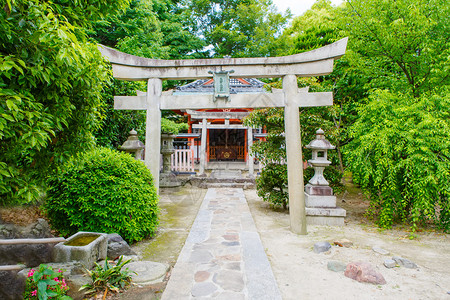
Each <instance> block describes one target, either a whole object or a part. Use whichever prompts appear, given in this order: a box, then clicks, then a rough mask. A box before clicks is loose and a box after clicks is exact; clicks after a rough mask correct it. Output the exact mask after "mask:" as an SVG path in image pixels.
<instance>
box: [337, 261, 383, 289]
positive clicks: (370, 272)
mask: <svg viewBox="0 0 450 300" xmlns="http://www.w3.org/2000/svg"><path fill="white" fill-rule="evenodd" d="M344 275H345V276H347V277H348V278H351V279H354V280H356V281H359V282H367V283H372V284H386V280H385V279H384V277H383V275H381V273H379V272H378V271H375V269H374V268H373V267H372V265H371V264H369V263H367V262H362V261H358V262H352V263H349V264H348V265H347V268H346V269H345V273H344Z"/></svg>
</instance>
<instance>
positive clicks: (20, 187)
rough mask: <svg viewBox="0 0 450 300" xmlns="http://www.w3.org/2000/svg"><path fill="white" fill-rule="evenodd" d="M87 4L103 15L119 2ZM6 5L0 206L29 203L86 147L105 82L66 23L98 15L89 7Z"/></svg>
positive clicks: (0, 39) (89, 49) (103, 71)
mask: <svg viewBox="0 0 450 300" xmlns="http://www.w3.org/2000/svg"><path fill="white" fill-rule="evenodd" d="M91 2H94V3H97V4H98V5H99V7H100V8H105V6H108V8H107V9H106V8H105V9H106V10H107V11H116V10H117V9H118V7H120V6H121V5H122V4H123V3H124V2H123V1H103V2H102V1H91ZM99 2H102V3H101V4H100V3H99ZM8 3H9V4H10V8H9V7H8V9H2V10H0V32H2V34H1V35H0V204H8V203H24V202H33V201H36V199H38V198H39V196H40V194H41V193H42V192H43V188H42V183H43V179H44V176H45V175H47V174H49V173H51V172H53V170H55V166H56V165H58V164H60V163H61V162H63V161H64V160H65V159H67V158H68V157H69V156H70V155H71V154H73V153H75V152H77V151H79V150H80V149H85V148H89V147H91V146H93V144H94V143H93V141H94V140H93V138H92V132H93V131H94V130H95V129H96V128H97V127H98V121H99V118H100V114H99V107H100V104H101V91H102V84H103V82H104V81H105V80H107V78H108V77H107V73H108V70H107V67H106V65H105V63H104V62H103V59H102V57H101V55H100V53H99V51H98V50H97V48H96V46H95V45H93V44H91V43H89V42H88V41H87V40H86V36H85V35H84V29H82V28H79V27H76V26H74V24H72V23H70V22H69V21H73V22H74V23H76V24H81V23H85V22H86V20H87V19H86V18H91V17H94V16H96V15H98V14H100V12H99V11H98V10H97V8H96V7H95V6H91V5H89V1H78V2H77V4H73V3H72V2H70V1H64V2H61V3H59V2H57V3H53V2H42V1H37V0H31V1H22V0H18V1H11V2H8ZM2 7H6V6H5V5H4V4H2ZM80 9H85V10H83V14H80V15H78V16H77V15H76V12H77V11H79V10H80ZM67 20H69V21H67Z"/></svg>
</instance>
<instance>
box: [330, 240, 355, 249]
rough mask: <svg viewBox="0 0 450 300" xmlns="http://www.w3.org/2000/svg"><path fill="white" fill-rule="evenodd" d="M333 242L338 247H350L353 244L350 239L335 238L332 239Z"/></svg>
mask: <svg viewBox="0 0 450 300" xmlns="http://www.w3.org/2000/svg"><path fill="white" fill-rule="evenodd" d="M334 244H335V245H337V246H339V247H345V248H350V247H351V246H353V242H352V241H350V240H347V239H341V240H336V241H334Z"/></svg>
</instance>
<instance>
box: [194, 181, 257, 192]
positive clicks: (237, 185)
mask: <svg viewBox="0 0 450 300" xmlns="http://www.w3.org/2000/svg"><path fill="white" fill-rule="evenodd" d="M199 187H201V188H242V189H244V190H245V189H254V188H255V184H254V183H251V182H204V183H202V184H201V185H199Z"/></svg>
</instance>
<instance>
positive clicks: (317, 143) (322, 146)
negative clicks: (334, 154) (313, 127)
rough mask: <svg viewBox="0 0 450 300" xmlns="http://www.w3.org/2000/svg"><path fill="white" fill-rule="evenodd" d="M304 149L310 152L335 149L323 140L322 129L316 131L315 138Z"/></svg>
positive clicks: (323, 133)
mask: <svg viewBox="0 0 450 300" xmlns="http://www.w3.org/2000/svg"><path fill="white" fill-rule="evenodd" d="M306 148H308V149H312V150H328V149H335V148H336V147H335V146H333V145H332V144H331V143H330V142H329V141H328V140H327V139H326V138H325V132H324V131H323V130H322V128H319V129H318V130H317V131H316V138H315V139H314V140H312V141H311V142H310V143H309V144H308V145H306Z"/></svg>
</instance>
